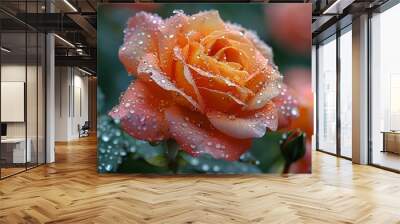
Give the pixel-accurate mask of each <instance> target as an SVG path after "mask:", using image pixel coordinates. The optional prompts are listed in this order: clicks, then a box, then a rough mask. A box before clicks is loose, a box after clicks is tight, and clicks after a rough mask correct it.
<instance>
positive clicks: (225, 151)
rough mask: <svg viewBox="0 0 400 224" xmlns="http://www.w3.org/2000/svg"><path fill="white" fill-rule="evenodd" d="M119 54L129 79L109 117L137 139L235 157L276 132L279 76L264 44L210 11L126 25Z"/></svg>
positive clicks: (140, 17)
mask: <svg viewBox="0 0 400 224" xmlns="http://www.w3.org/2000/svg"><path fill="white" fill-rule="evenodd" d="M119 57H120V60H121V62H122V63H123V65H124V66H125V68H126V70H127V71H128V72H129V73H130V74H132V75H134V76H135V77H136V80H134V81H133V82H132V83H131V85H130V86H129V88H128V89H127V91H126V92H125V93H124V94H123V96H122V97H121V99H120V104H119V105H118V106H116V107H115V108H114V109H113V110H112V111H111V112H110V115H111V116H112V117H113V118H114V119H119V120H120V122H121V127H122V128H123V129H124V130H125V131H126V132H127V133H128V134H130V135H132V136H133V137H135V138H137V139H141V140H146V141H160V140H165V139H174V140H175V141H176V142H177V143H178V144H179V145H180V147H181V148H182V149H183V150H185V151H186V152H188V153H190V154H191V155H193V156H196V155H199V154H200V153H208V154H210V155H212V156H213V157H215V158H223V159H226V160H237V159H238V158H239V157H240V155H241V154H242V153H243V152H245V151H246V150H248V149H249V148H250V146H251V140H252V139H253V138H260V137H262V136H263V135H264V134H265V132H266V131H267V129H271V130H276V128H277V125H278V116H277V110H276V108H275V105H274V103H273V102H272V101H271V100H272V98H274V97H275V96H276V95H278V94H279V93H280V86H281V80H282V78H281V75H280V74H279V72H278V71H277V70H276V66H274V64H273V62H272V53H271V50H270V48H269V47H268V46H267V45H266V44H264V43H263V42H262V41H261V40H260V39H258V37H257V36H256V35H255V34H254V33H253V32H250V31H248V30H246V29H244V28H242V27H240V26H238V25H233V24H228V23H224V22H223V21H222V20H221V18H220V17H219V14H218V12H217V11H206V12H200V13H198V14H195V15H192V16H188V15H185V14H184V13H183V12H175V15H174V16H172V17H170V18H168V19H165V20H163V19H161V18H160V17H158V16H157V15H151V14H148V13H145V12H140V13H137V14H136V15H135V16H134V17H132V18H131V19H130V20H129V21H128V24H127V28H126V30H125V37H124V44H123V45H122V46H121V48H120V50H119Z"/></svg>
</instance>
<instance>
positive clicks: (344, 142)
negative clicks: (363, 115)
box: [340, 30, 353, 158]
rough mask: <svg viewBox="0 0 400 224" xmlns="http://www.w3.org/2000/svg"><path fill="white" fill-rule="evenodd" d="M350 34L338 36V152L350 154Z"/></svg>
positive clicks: (351, 72) (344, 154) (348, 155)
mask: <svg viewBox="0 0 400 224" xmlns="http://www.w3.org/2000/svg"><path fill="white" fill-rule="evenodd" d="M351 48H352V35H351V30H349V31H348V32H346V33H344V34H343V35H341V36H340V128H341V129H340V135H341V136H340V153H341V155H342V156H346V157H349V158H351V156H352V148H351V141H352V138H351V136H352V125H351V124H352V74H353V71H352V66H351V65H352V49H351Z"/></svg>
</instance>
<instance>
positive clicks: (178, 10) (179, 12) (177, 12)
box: [172, 9, 185, 14]
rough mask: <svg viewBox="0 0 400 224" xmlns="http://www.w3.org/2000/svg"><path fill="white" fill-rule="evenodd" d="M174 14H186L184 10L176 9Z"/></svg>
mask: <svg viewBox="0 0 400 224" xmlns="http://www.w3.org/2000/svg"><path fill="white" fill-rule="evenodd" d="M172 13H173V14H183V13H185V12H184V11H183V10H182V9H175V10H174V11H172Z"/></svg>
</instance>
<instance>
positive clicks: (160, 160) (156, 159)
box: [146, 155, 168, 167]
mask: <svg viewBox="0 0 400 224" xmlns="http://www.w3.org/2000/svg"><path fill="white" fill-rule="evenodd" d="M146 161H147V162H148V163H150V164H151V165H154V166H159V167H167V166H168V160H167V158H166V157H165V156H164V155H156V156H153V157H147V158H146Z"/></svg>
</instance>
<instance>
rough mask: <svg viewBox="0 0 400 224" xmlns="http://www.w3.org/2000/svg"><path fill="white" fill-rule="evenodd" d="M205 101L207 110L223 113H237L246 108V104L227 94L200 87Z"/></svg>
mask: <svg viewBox="0 0 400 224" xmlns="http://www.w3.org/2000/svg"><path fill="white" fill-rule="evenodd" d="M199 91H200V94H201V95H202V97H203V99H204V104H205V110H217V111H223V112H229V111H231V112H232V111H235V110H238V109H240V108H242V107H245V106H246V103H245V102H243V101H241V100H240V99H238V98H236V97H234V96H233V95H232V94H229V93H227V92H223V91H218V90H214V89H209V88H205V87H199Z"/></svg>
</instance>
